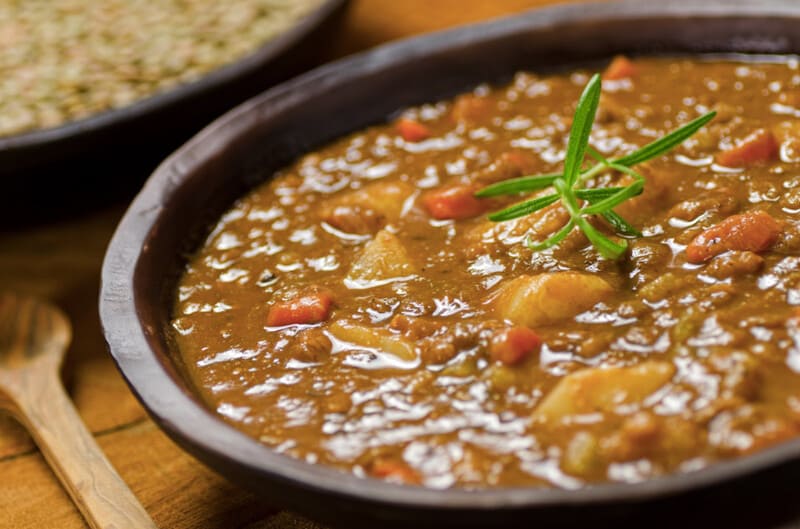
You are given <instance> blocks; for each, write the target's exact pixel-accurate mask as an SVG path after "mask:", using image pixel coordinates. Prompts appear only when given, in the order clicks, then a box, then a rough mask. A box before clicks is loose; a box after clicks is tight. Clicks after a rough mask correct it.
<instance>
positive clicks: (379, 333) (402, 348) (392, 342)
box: [328, 320, 417, 361]
mask: <svg viewBox="0 0 800 529" xmlns="http://www.w3.org/2000/svg"><path fill="white" fill-rule="evenodd" d="M328 330H329V331H330V333H331V334H332V335H333V336H334V337H336V338H337V339H339V340H342V341H343V342H348V343H351V344H354V345H357V346H360V347H363V348H365V349H377V350H378V351H382V352H384V353H388V354H391V355H394V356H396V357H397V358H399V359H401V360H405V361H413V360H416V359H417V351H416V349H415V347H414V344H413V343H412V342H411V341H409V340H407V339H406V338H404V337H403V336H401V335H399V334H394V333H392V332H391V331H388V330H386V329H380V328H377V327H370V326H368V325H361V324H358V323H355V322H350V321H343V320H339V321H335V322H334V323H332V324H331V325H330V327H328Z"/></svg>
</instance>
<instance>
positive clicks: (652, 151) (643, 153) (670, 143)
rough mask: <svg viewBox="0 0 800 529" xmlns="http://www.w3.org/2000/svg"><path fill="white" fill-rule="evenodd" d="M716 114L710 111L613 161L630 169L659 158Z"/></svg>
mask: <svg viewBox="0 0 800 529" xmlns="http://www.w3.org/2000/svg"><path fill="white" fill-rule="evenodd" d="M716 115H717V113H716V112H714V111H712V112H709V113H707V114H703V115H702V116H700V117H699V118H697V119H693V120H692V121H690V122H689V123H687V124H686V125H684V126H682V127H680V128H679V129H676V130H674V131H672V132H670V133H669V134H667V135H666V136H664V137H662V138H659V139H657V140H656V141H654V142H652V143H648V144H647V145H645V146H644V147H642V148H640V149H637V150H635V151H633V152H632V153H630V154H628V155H625V156H623V157H622V158H617V159H616V160H614V162H615V163H618V164H619V165H624V166H626V167H630V166H632V165H637V164H640V163H642V162H646V161H647V160H650V159H652V158H655V157H657V156H661V155H662V154H664V153H666V152H668V151H670V150H672V149H673V148H675V147H677V146H678V145H680V144H681V143H683V142H684V141H686V140H687V139H689V137H690V136H692V135H693V134H694V133H695V132H697V131H698V130H700V129H701V128H703V126H705V124H706V123H708V122H709V121H711V120H712V119H714V116H716Z"/></svg>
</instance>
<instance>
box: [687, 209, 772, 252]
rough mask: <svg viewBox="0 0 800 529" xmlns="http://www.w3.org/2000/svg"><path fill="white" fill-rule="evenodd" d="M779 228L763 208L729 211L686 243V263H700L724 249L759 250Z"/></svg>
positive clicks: (768, 243)
mask: <svg viewBox="0 0 800 529" xmlns="http://www.w3.org/2000/svg"><path fill="white" fill-rule="evenodd" d="M780 232H781V226H780V224H779V223H778V221H776V220H775V219H774V218H772V216H770V214H769V213H767V212H765V211H748V212H747V213H741V214H739V215H732V216H730V217H728V218H727V219H725V220H723V221H722V222H720V223H718V224H715V225H714V226H711V227H710V228H708V229H707V230H705V231H704V232H703V233H701V234H700V235H698V236H697V237H695V238H694V240H693V241H692V242H691V243H689V246H687V247H686V258H687V259H688V260H689V262H690V263H702V262H705V261H708V260H709V259H711V258H712V257H714V256H715V255H719V254H721V253H723V252H726V251H728V250H742V251H745V250H746V251H750V252H763V251H764V250H766V249H768V248H769V247H770V246H772V244H773V243H774V242H775V240H776V239H777V238H778V235H779V234H780Z"/></svg>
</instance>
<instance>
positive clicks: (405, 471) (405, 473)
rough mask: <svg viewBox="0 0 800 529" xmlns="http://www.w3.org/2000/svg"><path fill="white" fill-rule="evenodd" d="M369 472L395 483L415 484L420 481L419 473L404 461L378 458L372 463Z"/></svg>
mask: <svg viewBox="0 0 800 529" xmlns="http://www.w3.org/2000/svg"><path fill="white" fill-rule="evenodd" d="M371 474H372V475H373V476H375V477H376V478H381V479H385V480H386V481H392V482H395V483H403V484H406V485H416V484H419V483H420V479H419V475H417V473H416V472H415V471H414V470H413V469H412V468H411V467H409V466H408V465H406V464H405V463H401V462H400V461H394V460H391V459H378V460H376V461H375V462H374V463H373V464H372V469H371Z"/></svg>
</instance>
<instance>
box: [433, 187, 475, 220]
mask: <svg viewBox="0 0 800 529" xmlns="http://www.w3.org/2000/svg"><path fill="white" fill-rule="evenodd" d="M475 191H476V189H475V186H472V185H454V186H449V187H442V188H439V189H434V190H432V191H429V192H428V193H426V194H425V195H424V196H423V197H422V205H423V206H425V209H427V210H428V213H430V215H431V217H433V218H435V219H438V220H444V219H457V220H458V219H468V218H470V217H474V216H476V215H480V214H481V213H483V212H484V211H486V208H487V207H488V203H487V202H486V201H482V200H481V199H479V198H476V197H475Z"/></svg>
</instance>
